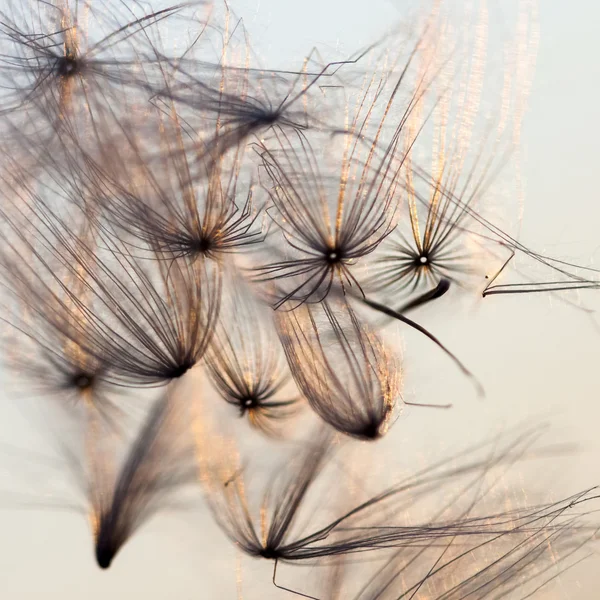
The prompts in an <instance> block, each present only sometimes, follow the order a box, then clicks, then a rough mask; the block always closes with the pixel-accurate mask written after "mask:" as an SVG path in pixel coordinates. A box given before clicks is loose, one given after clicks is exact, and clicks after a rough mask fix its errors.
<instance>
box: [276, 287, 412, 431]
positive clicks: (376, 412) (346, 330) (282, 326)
mask: <svg viewBox="0 0 600 600" xmlns="http://www.w3.org/2000/svg"><path fill="white" fill-rule="evenodd" d="M276 323H277V327H278V331H279V337H280V340H281V343H282V345H283V349H284V351H285V354H286V357H287V360H288V364H289V367H290V370H291V372H292V374H293V376H294V379H295V381H296V383H297V385H298V388H299V389H300V390H301V391H302V394H303V395H304V396H305V397H306V399H307V400H308V403H309V404H310V406H311V408H312V409H313V410H314V411H315V412H316V413H317V414H318V415H319V416H320V417H321V418H322V419H323V420H324V421H325V422H326V423H328V424H329V425H331V426H332V427H334V428H335V429H337V430H338V431H340V432H342V433H345V434H346V435H350V436H353V437H356V438H359V439H363V440H375V439H377V438H379V437H381V436H382V435H384V434H385V433H386V432H387V430H388V428H389V426H390V424H391V422H392V420H393V418H394V414H395V411H396V408H397V404H398V401H399V399H400V389H401V383H402V370H401V365H400V360H399V358H398V357H396V356H395V355H394V354H393V353H392V352H391V350H390V349H389V348H387V347H386V346H385V345H384V343H383V342H382V341H381V340H380V339H379V338H378V337H377V335H376V334H375V333H374V332H373V331H370V329H369V328H368V326H367V325H366V324H365V323H362V322H361V321H359V319H358V317H357V316H356V314H355V313H354V311H353V310H352V308H351V307H350V306H349V304H348V303H347V302H346V301H345V300H343V299H340V300H339V301H337V302H336V301H333V300H332V301H324V302H322V303H321V304H320V305H304V306H301V307H298V308H297V309H295V310H293V311H283V312H280V313H277V316H276Z"/></svg>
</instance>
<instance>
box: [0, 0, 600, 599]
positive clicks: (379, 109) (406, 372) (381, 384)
mask: <svg viewBox="0 0 600 600" xmlns="http://www.w3.org/2000/svg"><path fill="white" fill-rule="evenodd" d="M150 4H151V3H150ZM443 4H444V3H443V2H442V3H439V5H440V6H441V5H443ZM440 6H438V5H437V4H436V10H433V11H432V12H431V14H429V15H427V16H426V18H423V19H420V20H419V19H417V20H416V21H415V22H414V23H412V24H411V26H410V27H408V28H404V29H403V30H402V31H400V30H398V31H393V32H391V33H389V34H388V35H386V36H385V37H383V38H381V39H379V40H376V41H375V42H374V43H372V44H371V45H370V46H368V47H367V48H362V49H360V48H359V49H356V52H355V53H353V54H351V55H349V56H347V57H345V58H344V57H341V58H339V57H338V58H337V59H336V60H333V61H329V62H327V61H325V60H323V59H322V58H321V56H320V55H319V53H318V52H317V51H313V52H311V53H310V54H308V56H307V58H306V59H304V61H300V62H299V64H298V65H296V66H291V67H290V68H289V69H279V70H276V69H267V68H265V67H264V66H263V65H261V64H260V63H259V62H257V60H256V56H255V53H254V51H253V50H252V45H251V40H250V36H249V33H248V31H246V29H245V27H244V22H243V20H242V19H238V18H237V17H235V15H234V14H233V12H231V9H230V8H229V6H228V5H227V3H224V4H223V5H220V4H215V5H211V4H209V3H208V2H204V1H201V2H194V1H192V2H188V3H181V4H178V5H174V6H171V7H167V8H165V7H161V8H157V9H156V10H152V9H150V8H149V4H148V3H141V2H131V3H130V2H126V1H121V0H98V1H97V2H96V0H93V1H90V0H85V1H84V0H28V1H27V2H17V1H16V0H5V1H4V2H3V3H2V9H1V10H0V47H1V50H0V79H1V84H0V105H1V107H0V138H1V140H2V141H1V142H0V143H1V144H2V158H1V159H0V235H1V239H2V243H1V244H0V284H1V294H0V306H1V309H2V312H1V315H0V319H1V320H2V328H3V329H2V331H3V336H4V344H3V348H2V352H3V364H4V367H5V369H6V370H7V372H8V373H9V374H10V376H11V380H13V381H14V384H15V386H14V391H13V387H12V386H11V392H10V393H11V395H13V394H14V395H15V396H18V397H19V398H24V397H34V398H35V400H36V401H37V402H41V403H42V404H43V405H44V406H45V407H46V408H47V409H48V410H50V411H52V412H53V414H55V415H58V417H59V418H60V419H65V420H67V421H68V422H69V423H70V425H71V427H70V428H68V430H69V432H70V433H69V434H67V433H66V431H67V428H65V432H64V433H63V434H59V435H61V436H62V437H61V439H60V444H59V446H60V447H61V448H62V449H63V451H64V454H65V455H66V459H67V460H66V461H65V462H66V464H67V466H68V467H69V468H70V469H72V470H74V472H75V475H76V479H77V481H78V482H79V483H80V484H81V487H82V488H83V490H84V497H85V499H86V501H87V503H86V508H87V512H88V514H89V516H90V519H89V520H90V525H91V530H92V534H93V540H94V547H95V557H96V561H97V563H98V565H99V567H101V568H102V569H106V568H108V567H110V566H111V564H112V563H113V561H114V559H115V557H116V555H117V554H118V552H119V551H120V549H121V548H122V547H123V546H124V545H125V544H126V543H127V541H128V540H129V538H130V537H131V536H132V535H133V534H134V533H135V532H136V531H137V530H138V529H139V527H140V526H141V525H142V524H143V523H144V522H145V520H147V519H148V518H149V517H150V516H152V515H153V514H154V513H156V512H158V511H160V510H164V509H166V508H169V507H171V508H172V507H173V506H174V504H175V498H180V494H184V493H189V494H192V495H191V496H190V498H191V500H189V499H188V500H189V501H190V502H193V503H194V505H195V504H196V503H201V502H202V500H201V499H199V498H197V497H195V496H194V495H193V494H194V492H195V491H197V490H196V488H197V487H200V488H201V489H202V490H203V491H204V500H205V504H204V506H206V507H208V508H209V512H210V513H211V514H212V515H213V516H214V520H215V522H216V524H217V525H218V526H219V527H220V529H221V530H222V532H223V533H224V534H225V536H227V538H229V539H230V540H231V541H232V542H233V543H234V544H235V546H236V547H237V549H238V550H240V551H241V552H242V553H244V554H246V555H248V556H250V557H253V558H257V559H264V560H270V561H273V563H274V567H273V584H274V585H275V586H277V587H278V588H281V589H282V590H285V591H286V592H288V593H290V594H296V595H298V596H301V597H305V598H319V599H321V598H322V599H326V598H332V599H335V598H342V597H343V598H354V599H356V600H367V599H371V600H375V599H387V598H390V599H391V598H407V599H413V598H437V599H439V600H442V599H443V600H454V599H458V598H473V599H483V598H509V597H510V598H513V597H514V598H517V597H519V598H521V597H522V598H529V597H532V596H533V595H534V594H537V593H540V594H542V595H543V593H544V590H545V589H546V586H547V584H549V583H550V582H552V581H553V580H554V579H555V578H556V577H557V576H558V574H560V572H562V570H564V569H567V568H569V566H570V565H571V564H574V563H575V562H576V561H577V560H579V558H580V554H581V553H582V549H583V548H584V547H587V546H588V545H589V544H591V543H592V542H593V538H594V534H595V527H596V526H595V524H594V520H593V519H592V518H591V517H589V515H591V514H593V512H594V510H593V509H592V508H589V509H588V508H587V507H590V506H593V505H594V504H593V503H594V501H596V500H597V494H596V492H595V490H594V489H593V488H590V489H588V490H584V491H581V492H579V493H577V494H574V495H572V496H569V497H566V498H563V499H559V500H554V501H552V502H545V501H543V500H542V501H540V502H538V503H531V502H524V501H523V500H522V498H521V499H519V501H515V500H514V497H513V496H511V492H506V490H505V492H506V493H505V494H504V496H502V494H500V493H498V491H497V489H496V488H497V486H495V485H494V484H496V483H498V482H499V481H501V480H503V477H504V475H505V474H506V470H507V469H508V468H509V467H511V466H512V465H513V464H514V463H515V462H517V461H520V460H521V459H523V458H524V456H526V455H527V454H528V452H529V450H530V448H531V446H532V444H533V442H534V441H535V440H536V431H535V430H527V431H525V432H523V431H521V432H520V433H515V434H514V435H513V434H511V435H508V436H506V437H505V438H500V439H495V440H488V441H487V442H486V443H484V444H480V445H479V446H477V445H472V446H470V447H469V449H468V450H467V451H465V452H463V453H461V454H457V455H454V456H453V457H451V458H450V457H448V456H446V457H445V458H444V460H441V461H438V462H437V463H435V464H433V465H430V466H428V467H427V468H424V469H421V470H419V469H416V468H415V469H414V472H413V473H411V474H410V476H408V477H404V478H399V477H397V476H396V475H395V474H393V473H390V472H386V484H385V487H384V489H383V490H382V491H379V492H378V493H375V494H372V493H367V491H366V490H367V486H366V485H365V486H360V485H358V486H357V481H361V478H362V475H359V476H358V477H357V473H360V468H364V475H365V477H366V475H367V474H372V473H370V472H371V471H374V470H375V466H377V467H378V468H379V467H380V466H381V464H382V463H383V460H382V458H379V455H377V456H378V459H377V460H373V461H372V462H371V464H370V465H369V464H367V461H366V458H365V457H369V456H371V457H372V456H375V454H374V453H375V452H377V451H378V449H379V447H380V440H381V438H383V437H384V436H388V434H390V432H392V431H394V432H397V433H398V435H399V438H400V439H401V440H402V439H404V438H403V431H406V429H405V428H406V427H408V426H409V419H408V418H405V416H404V415H403V414H402V409H403V407H404V406H405V405H407V404H410V405H413V406H416V407H420V408H417V409H416V410H418V411H422V412H423V413H424V414H427V412H428V409H429V408H432V407H437V408H446V409H449V408H451V406H452V402H451V401H450V402H449V401H444V402H439V401H436V399H433V401H431V400H430V399H428V398H421V397H419V398H418V399H417V401H416V402H413V401H409V399H406V400H405V398H404V396H403V394H405V393H406V392H405V391H404V390H405V389H406V384H407V383H410V387H411V388H412V387H414V385H413V383H412V381H411V377H412V373H411V371H410V369H408V368H405V362H404V359H405V357H407V356H408V357H410V360H411V361H412V363H411V364H413V363H414V362H415V361H418V360H420V359H422V358H423V357H422V356H419V353H418V352H415V353H414V355H413V350H412V349H411V347H410V346H408V347H406V348H404V349H403V351H402V352H400V348H399V344H398V340H397V339H396V338H395V337H394V335H393V334H392V333H391V328H389V327H388V326H389V325H390V324H391V322H392V321H395V322H396V324H398V323H400V324H402V325H401V326H408V327H410V328H411V329H413V330H416V331H417V332H418V333H419V334H421V335H424V336H426V337H427V338H428V339H429V340H430V341H431V342H433V343H434V344H435V345H436V346H437V348H435V347H434V346H431V347H430V350H431V351H433V352H437V351H439V350H442V351H443V352H444V353H445V354H446V357H449V358H451V359H452V360H453V361H454V363H455V364H456V365H458V366H459V368H460V370H461V371H462V373H463V374H464V375H467V376H468V377H470V378H471V379H472V380H473V381H476V382H477V386H478V387H481V384H480V383H479V381H478V380H477V379H475V376H476V374H474V373H472V372H471V371H470V370H468V369H467V368H466V366H465V365H464V364H463V363H462V362H461V361H460V360H459V358H458V357H457V356H455V354H454V353H453V352H452V351H451V350H450V347H449V346H447V345H446V344H443V343H442V342H441V341H440V339H438V337H437V336H436V335H435V334H434V333H433V332H431V331H429V329H427V328H425V327H424V326H423V325H421V324H420V323H419V322H418V319H417V320H414V319H413V316H412V315H411V317H408V316H407V313H409V312H412V311H416V310H417V309H419V308H420V307H421V306H423V305H425V304H430V307H431V308H432V309H436V308H439V307H443V306H444V305H445V304H446V303H447V301H448V298H449V296H450V295H449V294H447V292H448V291H449V290H452V291H454V290H455V289H456V290H457V291H460V292H461V293H463V294H465V295H468V294H471V295H473V296H474V295H476V294H479V295H480V296H492V295H497V294H510V293H527V292H542V291H543V292H547V293H549V294H553V293H556V292H561V291H565V290H566V291H568V290H573V289H585V288H588V289H592V288H596V287H598V286H599V285H600V280H597V279H595V278H594V277H595V274H596V271H595V270H594V269H593V268H591V267H582V266H578V265H575V264H572V263H570V262H568V261H565V260H561V259H560V258H555V257H548V256H544V255H542V254H541V253H539V252H536V251H534V250H531V249H529V248H528V247H526V246H525V245H524V244H523V243H522V242H521V241H519V240H518V239H517V234H516V233H514V232H511V231H509V230H508V228H501V227H500V225H499V221H498V220H496V219H495V216H496V215H497V212H498V210H497V207H493V208H494V210H491V207H490V204H491V200H490V198H491V197H492V190H493V189H494V184H495V182H496V181H497V179H498V177H499V174H500V171H501V170H502V169H503V168H505V167H506V165H507V164H509V163H510V162H511V160H512V156H513V154H514V153H513V150H514V149H515V148H516V147H517V145H518V132H519V130H520V126H521V121H522V117H523V115H522V112H523V111H522V107H523V102H524V97H521V96H519V94H520V93H522V94H523V96H524V95H525V94H526V90H525V88H526V86H525V85H524V83H525V79H524V78H525V75H527V73H526V71H527V68H526V67H527V65H526V64H524V63H523V64H521V66H520V69H519V70H518V73H512V72H510V71H507V74H506V77H505V80H506V81H507V82H508V83H507V87H506V89H505V90H504V92H503V95H502V102H499V103H498V106H496V107H495V110H492V111H491V114H492V116H490V114H487V113H486V114H485V115H484V114H483V111H482V110H480V100H481V98H482V97H483V96H484V95H485V94H486V88H485V79H484V77H483V75H482V73H483V72H484V66H485V35H483V32H484V29H485V27H484V23H485V18H484V17H485V14H484V12H485V11H484V10H483V9H482V14H481V15H480V16H481V19H480V20H477V19H475V22H471V21H469V20H468V19H467V20H465V21H464V23H463V29H462V30H461V31H459V32H456V31H454V29H453V28H452V27H451V26H450V25H449V24H448V23H446V22H445V17H444V11H443V10H440ZM475 12H476V11H475ZM471 16H472V17H473V15H471ZM474 31H475V33H473V32H474ZM172 37H176V38H177V40H178V42H177V44H175V45H176V49H170V43H169V40H170V39H171V38H172ZM181 40H183V41H184V42H183V43H184V45H183V47H182V45H181ZM519 43H520V44H521V46H523V45H524V46H525V49H526V52H525V55H527V56H529V57H531V56H532V55H533V42H531V46H529V44H530V40H529V39H525V40H521V41H520V42H519ZM523 60H524V59H523ZM519 77H521V79H519ZM512 167H513V168H514V165H512ZM507 205H508V203H507ZM515 256H521V257H522V258H524V259H527V260H530V261H533V262H537V263H538V265H540V268H541V269H542V270H545V271H546V273H548V276H543V277H541V278H540V279H539V280H535V279H532V278H529V279H527V276H525V279H527V280H526V281H523V280H522V278H521V282H516V281H512V280H511V279H509V278H510V277H511V272H515V271H512V270H511V269H512V266H513V261H512V259H513V258H514V257H515ZM581 273H584V275H581ZM519 276H521V274H519ZM428 343H429V342H428ZM451 388H452V383H451V381H450V382H449V383H448V384H447V396H448V397H452V389H451ZM73 425H74V426H73ZM73 431H75V434H73V433H72V432H73ZM391 435H394V434H391ZM290 438H291V440H290ZM286 443H287V445H286ZM400 443H402V442H400ZM405 446H406V447H404V448H403V450H402V452H401V453H402V454H403V455H407V453H409V452H410V447H408V444H405ZM238 447H239V448H240V449H242V450H240V451H238V450H237V449H236V448H238ZM248 447H250V448H251V449H250V450H248ZM265 447H266V448H267V449H266V450H264V448H265ZM261 448H262V449H263V450H264V455H263V456H264V457H266V458H267V463H270V462H277V461H273V459H274V458H277V459H280V460H281V462H280V464H279V465H276V464H269V469H268V471H269V477H268V478H267V480H266V481H261V476H260V473H259V472H257V471H256V466H257V464H258V463H260V462H261V458H262V456H261V457H258V458H257V456H256V454H258V450H257V449H261ZM240 452H241V456H240ZM246 452H247V453H248V454H249V455H252V456H251V457H250V456H246ZM288 452H289V455H288V454H287V453H288ZM357 452H360V455H361V460H358V461H354V462H352V468H353V472H354V480H351V478H350V477H349V476H348V469H347V467H348V465H349V464H350V461H349V460H347V459H348V457H349V456H351V455H352V453H354V456H356V455H357ZM282 457H283V458H282ZM381 457H383V453H382V454H381ZM183 488H186V491H185V492H184V491H183ZM185 514H186V518H189V519H190V525H189V529H193V514H191V512H186V513H185ZM363 558H364V560H363ZM280 563H286V564H288V565H294V564H298V563H301V564H311V565H318V566H320V567H323V568H322V569H318V570H317V571H318V573H319V579H318V581H316V582H314V581H312V580H310V579H306V580H303V582H302V584H300V586H299V587H298V586H295V587H294V589H292V588H291V587H289V586H288V587H284V586H283V585H282V584H281V583H280V582H278V581H277V568H278V565H279V564H280ZM350 565H352V569H350ZM291 570H292V569H290V571H291ZM268 583H269V582H267V584H268ZM304 585H305V586H306V589H305V588H304V587H303V586H304ZM300 588H301V589H300Z"/></svg>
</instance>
